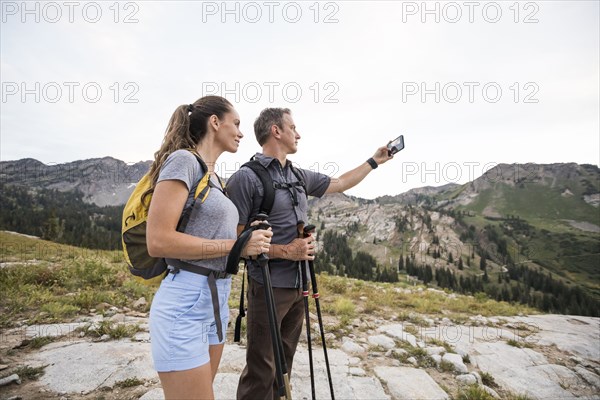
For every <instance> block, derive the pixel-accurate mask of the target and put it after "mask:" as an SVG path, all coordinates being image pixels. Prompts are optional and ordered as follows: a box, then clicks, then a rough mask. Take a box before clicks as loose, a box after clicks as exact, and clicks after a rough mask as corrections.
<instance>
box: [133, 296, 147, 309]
mask: <svg viewBox="0 0 600 400" xmlns="http://www.w3.org/2000/svg"><path fill="white" fill-rule="evenodd" d="M147 305H148V302H147V301H146V298H145V297H140V298H139V299H137V300H136V301H135V303H133V308H143V307H146V306H147Z"/></svg>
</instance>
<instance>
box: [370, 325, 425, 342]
mask: <svg viewBox="0 0 600 400" xmlns="http://www.w3.org/2000/svg"><path fill="white" fill-rule="evenodd" d="M377 331H378V332H381V333H385V334H386V335H388V336H390V337H392V338H394V339H398V340H402V341H404V342H408V343H409V344H410V345H411V346H412V347H417V338H416V337H415V336H414V335H413V334H411V333H408V332H405V331H404V325H402V324H391V325H384V326H381V327H379V329H377Z"/></svg>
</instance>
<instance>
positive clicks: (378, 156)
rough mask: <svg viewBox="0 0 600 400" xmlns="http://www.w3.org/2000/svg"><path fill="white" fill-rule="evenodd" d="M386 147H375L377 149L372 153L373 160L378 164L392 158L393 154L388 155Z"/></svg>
mask: <svg viewBox="0 0 600 400" xmlns="http://www.w3.org/2000/svg"><path fill="white" fill-rule="evenodd" d="M388 154H389V153H388V148H387V146H382V147H380V148H378V149H377V151H376V152H375V154H373V160H375V162H376V163H377V164H378V165H381V164H383V163H385V162H387V161H389V160H391V159H392V158H394V156H390V155H388Z"/></svg>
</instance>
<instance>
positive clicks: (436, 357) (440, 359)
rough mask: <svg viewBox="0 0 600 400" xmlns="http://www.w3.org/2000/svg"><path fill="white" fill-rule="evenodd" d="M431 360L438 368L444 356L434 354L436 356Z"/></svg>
mask: <svg viewBox="0 0 600 400" xmlns="http://www.w3.org/2000/svg"><path fill="white" fill-rule="evenodd" d="M431 358H432V359H433V361H434V362H435V365H437V366H438V367H439V366H440V364H441V363H442V356H440V355H439V354H434V355H432V356H431Z"/></svg>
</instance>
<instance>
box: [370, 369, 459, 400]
mask: <svg viewBox="0 0 600 400" xmlns="http://www.w3.org/2000/svg"><path fill="white" fill-rule="evenodd" d="M375 374H376V375H377V377H378V378H379V379H381V380H382V381H383V382H385V383H386V384H387V387H388V390H389V392H390V394H391V395H392V398H394V399H398V400H404V399H406V400H414V399H431V400H433V399H449V397H448V394H447V393H446V392H444V391H443V390H442V389H441V388H440V387H439V386H438V384H437V383H435V381H434V380H433V379H432V378H431V377H430V376H429V375H428V374H427V372H425V371H423V370H420V369H416V368H409V367H375Z"/></svg>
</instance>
